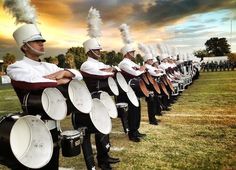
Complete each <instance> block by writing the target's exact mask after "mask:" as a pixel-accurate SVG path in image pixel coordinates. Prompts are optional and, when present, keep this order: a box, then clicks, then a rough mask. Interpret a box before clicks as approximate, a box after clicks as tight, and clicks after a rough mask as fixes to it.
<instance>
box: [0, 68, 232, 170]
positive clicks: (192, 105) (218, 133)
mask: <svg viewBox="0 0 236 170" xmlns="http://www.w3.org/2000/svg"><path fill="white" fill-rule="evenodd" d="M9 103H10V106H9ZM171 108H172V110H171V111H168V112H165V114H164V115H163V116H161V117H158V119H160V120H161V123H160V125H158V126H152V125H149V124H148V117H147V108H146V103H145V100H142V121H141V127H140V131H141V132H144V133H146V134H147V137H146V138H145V139H143V140H142V142H140V143H133V142H130V141H129V140H128V139H127V136H126V135H125V134H124V133H123V132H122V127H121V122H120V120H119V119H113V120H112V123H113V130H112V133H111V135H110V136H111V143H112V146H113V147H116V148H122V150H118V151H114V150H112V151H110V154H111V155H112V156H115V157H119V158H120V159H121V160H122V161H121V162H120V163H118V164H115V165H112V166H113V167H114V169H116V170H124V169H127V170H132V169H134V170H146V169H163V170H208V169H209V170H233V169H236V72H235V71H234V72H233V71H230V72H227V71H226V72H203V73H201V76H200V78H199V79H198V80H196V81H195V82H194V83H193V84H192V85H191V86H190V87H189V88H188V89H187V90H185V91H184V92H183V93H182V95H181V96H180V97H179V98H178V101H177V102H176V103H175V104H173V105H172V107H171ZM0 110H1V112H0V114H1V113H2V114H3V113H4V114H6V113H11V112H13V111H19V110H20V107H19V103H18V101H17V98H16V96H15V94H14V91H13V90H11V89H10V88H4V89H1V87H0ZM62 127H63V129H70V128H71V123H70V118H69V117H68V118H67V119H65V120H63V121H62ZM0 147H1V146H0ZM94 152H96V151H94ZM60 165H61V166H63V167H74V168H75V169H76V170H77V169H86V168H85V163H84V160H83V155H82V154H80V155H79V156H77V157H74V158H64V157H62V156H61V157H60ZM0 169H4V168H3V166H0Z"/></svg>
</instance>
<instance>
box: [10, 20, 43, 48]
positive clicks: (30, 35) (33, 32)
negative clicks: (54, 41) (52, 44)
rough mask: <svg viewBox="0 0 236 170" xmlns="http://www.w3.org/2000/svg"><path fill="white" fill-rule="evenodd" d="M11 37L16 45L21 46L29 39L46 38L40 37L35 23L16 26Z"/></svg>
mask: <svg viewBox="0 0 236 170" xmlns="http://www.w3.org/2000/svg"><path fill="white" fill-rule="evenodd" d="M13 37H14V39H15V41H16V43H17V45H18V46H19V47H20V48H21V47H22V46H23V45H24V44H25V43H27V42H30V41H37V40H41V41H43V42H45V41H46V40H45V39H44V38H43V37H42V35H41V33H40V31H39V30H38V28H37V26H36V25H35V24H24V25H22V26H21V27H19V28H17V29H16V30H15V32H14V33H13Z"/></svg>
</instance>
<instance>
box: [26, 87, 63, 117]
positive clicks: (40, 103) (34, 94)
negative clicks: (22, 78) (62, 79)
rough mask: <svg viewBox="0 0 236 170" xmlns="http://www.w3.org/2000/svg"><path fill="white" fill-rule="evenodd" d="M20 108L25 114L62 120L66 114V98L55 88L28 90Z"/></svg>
mask: <svg viewBox="0 0 236 170" xmlns="http://www.w3.org/2000/svg"><path fill="white" fill-rule="evenodd" d="M22 109H23V110H24V112H25V113H26V114H30V115H37V114H38V115H41V116H42V119H54V120H63V119H64V118H65V117H66V116H67V104H66V99H65V98H64V96H63V94H62V93H61V92H60V91H59V90H58V89H57V88H45V89H44V90H39V91H31V92H29V93H28V94H26V95H25V96H24V99H23V104H22Z"/></svg>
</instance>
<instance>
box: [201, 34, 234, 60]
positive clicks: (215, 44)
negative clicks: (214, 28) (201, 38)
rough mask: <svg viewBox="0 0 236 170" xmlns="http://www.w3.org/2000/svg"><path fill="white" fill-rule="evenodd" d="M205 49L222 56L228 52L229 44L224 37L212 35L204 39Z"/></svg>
mask: <svg viewBox="0 0 236 170" xmlns="http://www.w3.org/2000/svg"><path fill="white" fill-rule="evenodd" d="M205 46H206V51H207V53H209V54H213V55H214V56H224V55H227V54H229V53H230V45H229V44H228V42H227V40H226V38H218V37H214V38H211V39H209V40H207V41H206V43H205Z"/></svg>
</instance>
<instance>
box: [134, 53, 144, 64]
mask: <svg viewBox="0 0 236 170" xmlns="http://www.w3.org/2000/svg"><path fill="white" fill-rule="evenodd" d="M135 61H136V63H137V64H139V65H143V57H142V56H141V55H140V54H137V55H136V58H135Z"/></svg>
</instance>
